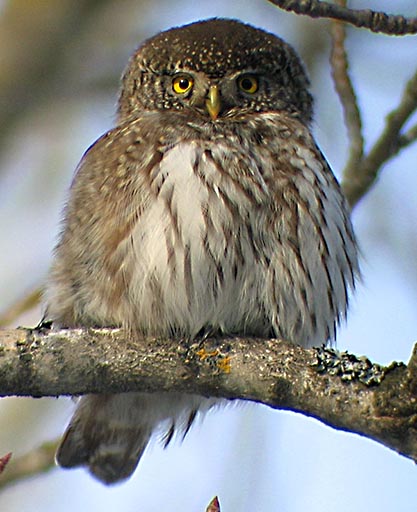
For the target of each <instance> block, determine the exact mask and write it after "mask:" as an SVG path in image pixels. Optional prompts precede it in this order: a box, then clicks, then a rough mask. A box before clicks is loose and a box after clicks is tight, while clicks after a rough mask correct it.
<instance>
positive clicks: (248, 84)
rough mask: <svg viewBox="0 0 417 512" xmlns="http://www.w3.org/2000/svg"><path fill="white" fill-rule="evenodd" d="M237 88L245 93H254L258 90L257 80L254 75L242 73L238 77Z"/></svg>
mask: <svg viewBox="0 0 417 512" xmlns="http://www.w3.org/2000/svg"><path fill="white" fill-rule="evenodd" d="M237 84H238V86H239V89H240V90H241V91H243V92H246V93H247V94H255V92H256V91H257V90H258V87H259V82H258V79H257V78H256V76H254V75H242V76H240V77H239V78H238V81H237Z"/></svg>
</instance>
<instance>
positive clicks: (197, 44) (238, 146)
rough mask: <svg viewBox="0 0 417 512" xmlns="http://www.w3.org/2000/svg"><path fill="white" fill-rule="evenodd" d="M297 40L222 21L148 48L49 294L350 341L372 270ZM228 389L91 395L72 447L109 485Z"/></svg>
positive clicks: (61, 301)
mask: <svg viewBox="0 0 417 512" xmlns="http://www.w3.org/2000/svg"><path fill="white" fill-rule="evenodd" d="M308 85H309V83H308V79H307V77H306V74H305V72H304V69H303V67H302V65H301V63H300V61H299V59H298V57H297V55H296V53H295V52H294V50H293V49H292V48H291V47H290V46H289V45H287V44H286V43H285V42H284V41H282V40H281V39H279V38H277V37H276V36H274V35H272V34H269V33H266V32H264V31H262V30H260V29H256V28H253V27H251V26H249V25H245V24H243V23H240V22H238V21H234V20H222V19H213V20H207V21H203V22H199V23H194V24H191V25H188V26H185V27H179V28H175V29H171V30H169V31H166V32H162V33H160V34H158V35H156V36H155V37H154V38H151V39H149V40H148V41H145V43H144V44H143V45H142V46H141V47H140V48H139V49H138V51H137V52H136V53H135V54H134V55H133V56H132V58H131V60H130V62H129V65H128V67H127V70H126V72H125V75H124V77H123V83H122V89H121V94H120V101H119V115H118V119H117V124H116V126H115V128H113V129H112V130H110V131H109V132H108V133H106V134H105V135H103V137H101V138H100V139H99V140H98V141H97V142H96V143H94V144H93V146H92V147H91V148H90V149H89V150H88V151H87V153H86V154H85V155H84V157H83V159H82V160H81V163H80V165H79V168H78V170H77V173H76V175H75V178H74V181H73V184H72V186H71V191H70V198H69V201H68V204H67V207H66V210H65V218H64V223H63V232H62V235H61V240H60V242H59V244H58V246H57V248H56V253H55V258H54V262H53V265H52V269H51V273H50V278H49V284H48V287H47V290H46V302H47V314H48V316H49V317H50V318H51V319H52V320H54V322H55V323H56V324H58V325H62V326H68V327H75V326H88V325H95V326H123V327H126V328H127V329H130V330H131V331H132V332H133V333H134V332H138V333H145V334H152V335H161V336H170V337H172V338H173V339H175V338H176V337H181V338H186V339H192V338H194V337H196V336H199V335H204V334H206V333H212V334H240V335H256V336H258V337H270V336H274V337H277V338H285V339H287V340H290V341H293V342H294V343H299V344H301V345H304V346H311V345H313V344H321V343H323V342H326V341H329V340H332V339H334V337H335V330H336V326H337V323H338V322H339V320H340V318H341V317H342V316H344V315H345V313H346V309H347V305H348V292H349V288H353V286H354V283H355V276H356V275H357V273H358V263H357V247H356V243H355V238H354V235H353V231H352V226H351V223H350V220H349V211H348V207H347V203H346V201H345V199H344V198H343V196H342V194H341V192H340V188H339V185H338V183H337V181H336V179H335V178H334V176H333V174H332V172H331V170H330V168H329V166H328V164H327V163H326V160H325V159H324V157H323V155H322V154H321V152H320V150H319V149H318V148H317V146H316V144H315V142H314V139H313V137H312V135H311V132H310V122H311V119H312V98H311V95H310V93H309V91H308ZM216 403H219V401H218V400H216V399H211V398H203V397H199V396H194V395H182V394H177V393H175V394H174V393H155V394H145V393H131V394H122V395H106V396H86V397H84V398H82V399H81V400H80V403H79V405H78V408H77V410H76V412H75V415H74V417H73V419H72V420H71V423H70V425H69V427H68V429H67V432H66V434H65V436H64V438H63V440H62V443H61V446H60V448H59V450H58V453H57V460H58V463H59V464H61V465H62V466H64V467H73V466H79V465H85V466H88V467H89V469H90V471H91V472H92V473H93V474H94V475H95V476H96V477H98V478H99V479H100V480H102V481H103V482H105V483H113V482H116V481H119V480H122V479H124V478H127V477H129V476H130V474H131V473H132V472H133V471H134V469H135V467H136V465H137V464H138V461H139V459H140V457H141V455H142V453H143V451H144V450H145V448H146V445H147V443H148V441H149V439H150V437H151V435H153V434H155V432H159V433H161V434H162V439H163V442H164V443H165V445H167V444H169V442H170V441H171V439H172V438H173V436H174V435H175V433H176V432H178V431H180V432H183V434H184V435H185V434H186V433H187V431H188V430H189V428H190V427H191V424H192V423H193V421H194V419H195V417H196V415H197V414H198V412H200V413H202V412H204V411H206V410H208V409H210V408H211V407H212V406H213V405H214V404H216Z"/></svg>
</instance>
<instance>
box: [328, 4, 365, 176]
mask: <svg viewBox="0 0 417 512" xmlns="http://www.w3.org/2000/svg"><path fill="white" fill-rule="evenodd" d="M337 1H338V3H339V4H341V5H343V6H345V5H346V0H337ZM331 36H332V51H331V56H330V64H331V69H332V76H333V81H334V85H335V88H336V91H337V94H338V95H339V99H340V102H341V104H342V108H343V116H344V119H345V125H346V128H347V130H348V136H349V143H350V148H349V159H348V162H347V164H346V168H345V171H344V173H346V174H349V173H350V172H351V171H350V170H351V169H355V168H356V167H357V165H358V163H359V162H360V161H361V159H362V156H363V144H364V141H363V136H362V120H361V115H360V111H359V108H358V102H357V99H356V94H355V91H354V89H353V85H352V81H351V79H350V76H349V71H348V69H349V63H348V58H347V54H346V50H345V38H346V30H345V27H344V24H343V23H341V22H339V21H336V22H333V23H332V24H331Z"/></svg>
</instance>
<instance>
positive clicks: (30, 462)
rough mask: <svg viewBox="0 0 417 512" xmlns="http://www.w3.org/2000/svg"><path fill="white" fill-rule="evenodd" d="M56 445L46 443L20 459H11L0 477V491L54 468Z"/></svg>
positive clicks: (56, 442) (54, 443)
mask: <svg viewBox="0 0 417 512" xmlns="http://www.w3.org/2000/svg"><path fill="white" fill-rule="evenodd" d="M28 434H29V432H28ZM57 445H58V441H48V442H46V443H43V444H41V445H40V446H38V447H37V448H35V449H34V450H32V451H30V452H29V453H26V454H25V455H22V456H21V457H18V458H16V459H13V458H12V459H11V461H10V462H9V463H8V464H7V466H6V468H5V470H4V472H3V473H2V474H1V475H0V489H3V488H5V487H7V486H8V485H10V484H12V483H15V482H18V481H19V480H22V479H23V478H28V477H30V476H34V475H39V474H40V473H45V472H46V471H49V470H50V469H52V468H54V467H55V460H54V456H55V451H56V447H57Z"/></svg>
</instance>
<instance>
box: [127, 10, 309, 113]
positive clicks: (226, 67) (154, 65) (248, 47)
mask: <svg viewBox="0 0 417 512" xmlns="http://www.w3.org/2000/svg"><path fill="white" fill-rule="evenodd" d="M307 87H308V78H307V76H306V74H305V72H304V69H303V67H302V64H301V62H300V60H299V59H298V57H297V55H296V53H295V52H294V50H293V49H292V48H291V47H290V46H289V45H287V44H286V43H285V42H284V41H282V40H281V39H279V38H278V37H276V36H274V35H272V34H269V33H267V32H264V31H263V30H260V29H256V28H254V27H251V26H249V25H245V24H243V23H241V22H238V21H235V20H227V19H211V20H207V21H202V22H198V23H193V24H191V25H187V26H185V27H179V28H174V29H171V30H168V31H166V32H161V33H160V34H158V35H156V36H155V37H153V38H151V39H149V40H147V41H145V43H144V44H143V45H142V46H141V47H140V48H139V50H138V51H137V52H136V53H135V54H134V55H133V57H132V59H131V61H130V63H129V65H128V68H127V70H126V72H125V75H124V78H123V87H122V94H121V97H120V102H119V114H120V119H121V120H123V121H125V120H127V119H131V118H135V117H137V116H138V115H140V114H141V113H142V112H144V111H154V110H159V111H167V110H169V111H174V112H175V111H177V112H182V113H186V115H187V116H188V118H189V119H191V120H193V119H198V120H199V121H200V122H201V121H202V120H203V121H207V122H222V121H230V120H233V119H239V118H240V117H241V116H243V115H247V114H250V113H254V112H258V113H259V112H279V111H285V112H286V113H289V114H290V115H292V116H296V117H299V118H300V119H301V120H302V121H303V122H305V123H308V122H309V121H310V120H311V116H312V112H311V109H312V99H311V96H310V94H309V92H308V90H307Z"/></svg>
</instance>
